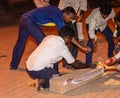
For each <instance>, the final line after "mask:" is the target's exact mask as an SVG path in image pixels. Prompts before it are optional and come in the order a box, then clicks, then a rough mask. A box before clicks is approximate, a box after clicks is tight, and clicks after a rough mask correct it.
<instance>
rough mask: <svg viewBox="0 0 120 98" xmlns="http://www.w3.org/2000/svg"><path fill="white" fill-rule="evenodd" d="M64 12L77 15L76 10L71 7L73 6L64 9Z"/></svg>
mask: <svg viewBox="0 0 120 98" xmlns="http://www.w3.org/2000/svg"><path fill="white" fill-rule="evenodd" d="M62 12H63V13H65V12H66V13H72V14H75V9H74V8H73V7H71V6H68V7H66V8H64V9H63V10H62Z"/></svg>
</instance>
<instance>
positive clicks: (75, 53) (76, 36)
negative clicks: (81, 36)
mask: <svg viewBox="0 0 120 98" xmlns="http://www.w3.org/2000/svg"><path fill="white" fill-rule="evenodd" d="M66 25H69V26H70V27H71V28H72V29H73V30H74V36H75V39H76V40H77V41H78V31H77V25H76V23H74V24H72V23H70V24H66ZM69 50H70V52H71V54H72V56H73V57H74V58H75V59H76V57H77V53H78V47H77V46H76V45H74V44H71V46H70V47H69ZM67 65H68V63H67V62H66V60H64V59H63V66H64V67H65V66H67Z"/></svg>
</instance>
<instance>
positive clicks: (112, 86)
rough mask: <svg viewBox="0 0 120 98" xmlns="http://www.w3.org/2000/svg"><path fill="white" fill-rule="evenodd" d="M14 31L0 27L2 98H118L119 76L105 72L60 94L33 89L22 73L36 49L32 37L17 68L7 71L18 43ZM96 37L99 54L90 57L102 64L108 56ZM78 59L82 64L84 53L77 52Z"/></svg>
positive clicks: (104, 43) (119, 90) (104, 44)
mask: <svg viewBox="0 0 120 98" xmlns="http://www.w3.org/2000/svg"><path fill="white" fill-rule="evenodd" d="M48 31H49V30H48ZM17 32H18V25H13V26H7V27H1V28H0V97H1V98H9V97H10V98H119V93H120V73H119V72H117V71H108V72H105V73H104V76H103V77H102V78H100V79H98V80H96V81H93V82H91V83H89V84H86V85H84V86H82V87H79V88H77V89H75V90H72V91H70V92H68V93H65V94H63V95H62V94H56V93H53V92H50V91H49V90H44V91H41V92H37V91H36V90H35V88H33V87H29V86H28V83H29V82H30V81H32V79H31V78H30V77H29V76H28V75H27V73H26V71H25V61H26V59H27V57H28V56H29V54H30V53H31V52H32V51H33V50H34V49H35V47H36V44H35V42H34V40H33V39H32V38H30V39H28V41H27V43H26V47H25V51H24V54H23V56H22V59H21V62H20V65H19V69H18V70H17V71H13V70H9V64H10V61H11V55H12V49H13V46H14V44H15V41H16V40H17V34H18V33H17ZM84 33H85V32H84ZM85 34H86V33H85ZM86 36H87V35H86ZM98 36H99V37H98V51H97V52H96V53H95V54H94V56H93V62H98V61H104V60H105V59H106V55H107V42H106V40H105V39H104V38H103V36H101V35H100V34H98ZM31 39H32V40H31ZM77 59H81V61H83V62H84V61H85V54H84V53H81V52H79V53H78V57H77Z"/></svg>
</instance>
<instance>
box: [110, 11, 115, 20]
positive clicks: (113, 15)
mask: <svg viewBox="0 0 120 98" xmlns="http://www.w3.org/2000/svg"><path fill="white" fill-rule="evenodd" d="M114 17H115V11H114V10H113V9H112V11H111V19H112V21H113V22H114Z"/></svg>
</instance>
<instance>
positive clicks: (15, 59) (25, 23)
mask: <svg viewBox="0 0 120 98" xmlns="http://www.w3.org/2000/svg"><path fill="white" fill-rule="evenodd" d="M30 35H31V36H32V37H33V38H34V39H35V40H36V42H37V44H39V43H40V42H41V41H42V40H43V38H44V37H45V34H44V33H43V32H42V30H41V29H40V27H39V26H38V25H37V24H36V23H33V22H31V21H30V20H29V19H27V18H24V17H22V18H21V19H20V27H19V36H18V40H17V42H16V44H15V46H14V49H13V56H12V61H11V64H10V66H11V69H17V68H18V64H19V62H20V59H21V56H22V53H23V50H24V47H25V43H26V40H27V38H28V37H29V36H30Z"/></svg>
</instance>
